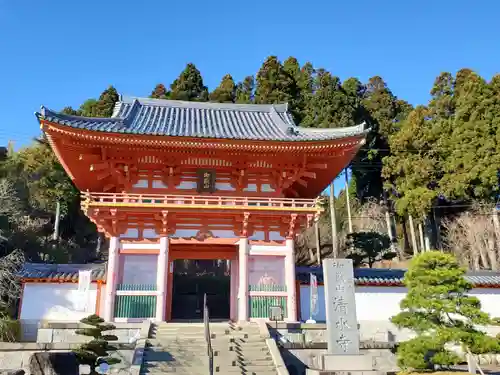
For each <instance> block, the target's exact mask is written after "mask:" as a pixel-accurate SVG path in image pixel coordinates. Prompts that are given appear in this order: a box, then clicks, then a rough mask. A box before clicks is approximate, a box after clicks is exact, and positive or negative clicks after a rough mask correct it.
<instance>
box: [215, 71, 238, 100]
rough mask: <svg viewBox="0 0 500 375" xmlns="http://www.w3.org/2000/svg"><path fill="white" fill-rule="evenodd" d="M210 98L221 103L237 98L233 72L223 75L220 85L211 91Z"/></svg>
mask: <svg viewBox="0 0 500 375" xmlns="http://www.w3.org/2000/svg"><path fill="white" fill-rule="evenodd" d="M210 100H211V101H213V102H219V103H234V102H235V100H236V85H235V84H234V80H233V77H232V76H231V74H226V75H225V76H224V77H222V81H221V83H220V84H219V86H218V87H217V88H216V89H215V90H214V91H212V92H211V93H210Z"/></svg>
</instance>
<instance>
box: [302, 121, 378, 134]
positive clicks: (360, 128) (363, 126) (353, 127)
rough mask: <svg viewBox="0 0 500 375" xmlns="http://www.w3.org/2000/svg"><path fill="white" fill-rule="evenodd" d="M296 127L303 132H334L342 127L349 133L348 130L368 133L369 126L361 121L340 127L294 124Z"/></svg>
mask: <svg viewBox="0 0 500 375" xmlns="http://www.w3.org/2000/svg"><path fill="white" fill-rule="evenodd" d="M296 127H297V128H299V129H300V131H302V132H304V133H336V132H338V131H339V129H342V130H343V131H344V132H347V133H350V132H356V133H357V132H361V131H362V132H364V133H368V132H369V131H370V130H371V128H367V127H366V122H365V121H363V122H362V123H361V124H358V125H351V126H345V127H340V128H305V127H301V126H296Z"/></svg>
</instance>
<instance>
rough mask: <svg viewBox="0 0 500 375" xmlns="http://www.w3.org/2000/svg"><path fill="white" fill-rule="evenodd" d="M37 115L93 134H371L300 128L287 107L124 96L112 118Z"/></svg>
mask: <svg viewBox="0 0 500 375" xmlns="http://www.w3.org/2000/svg"><path fill="white" fill-rule="evenodd" d="M35 115H36V116H37V118H38V120H46V121H49V122H53V123H56V124H60V125H66V126H69V127H72V128H79V129H87V130H92V131H100V132H110V133H124V134H137V135H158V136H174V137H196V138H212V139H237V140H274V141H322V140H333V139H341V138H345V137H351V136H363V135H365V134H366V133H367V131H368V130H367V129H365V124H361V125H358V126H351V127H345V128H340V127H338V128H331V129H311V128H301V127H298V126H296V125H295V123H294V122H293V119H292V116H291V114H290V113H289V112H288V110H287V105H286V104H275V105H268V104H232V103H229V104H228V103H199V102H183V101H177V100H162V99H147V98H134V97H121V98H120V101H119V102H117V103H116V106H115V109H114V111H113V115H112V117H111V118H90V117H79V116H70V115H66V114H62V113H58V112H54V111H51V110H50V109H47V108H45V107H42V108H41V110H40V112H37V113H36V114H35ZM332 126H342V124H332Z"/></svg>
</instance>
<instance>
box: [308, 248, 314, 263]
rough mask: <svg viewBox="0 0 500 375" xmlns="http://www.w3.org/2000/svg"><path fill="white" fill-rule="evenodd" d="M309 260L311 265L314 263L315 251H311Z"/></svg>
mask: <svg viewBox="0 0 500 375" xmlns="http://www.w3.org/2000/svg"><path fill="white" fill-rule="evenodd" d="M309 260H310V261H311V265H312V264H313V263H314V252H313V249H311V248H310V249H309Z"/></svg>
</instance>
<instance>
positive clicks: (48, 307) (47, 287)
mask: <svg viewBox="0 0 500 375" xmlns="http://www.w3.org/2000/svg"><path fill="white" fill-rule="evenodd" d="M104 289H105V286H104V285H103V286H102V288H101V301H100V306H101V308H102V306H103V299H104V296H105V290H104ZM96 298H97V284H96V283H92V284H91V285H90V291H89V293H88V296H87V298H82V296H81V295H80V293H79V292H78V284H77V283H25V284H24V289H23V298H22V305H21V313H20V316H19V318H20V319H21V320H25V321H40V320H46V321H55V322H75V321H79V320H80V319H82V318H84V317H86V316H88V315H90V314H94V313H95V312H96Z"/></svg>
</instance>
